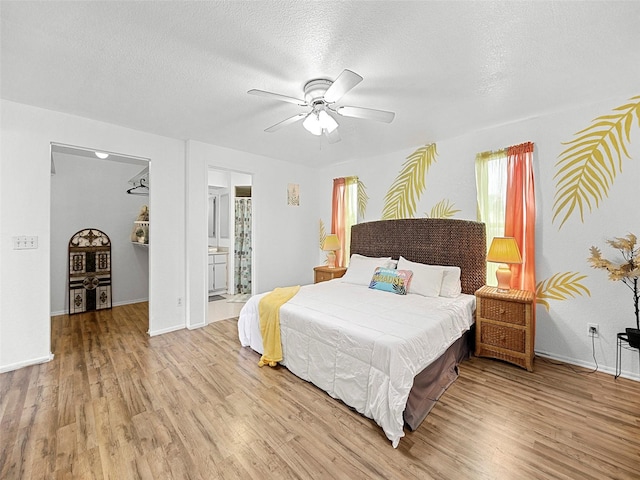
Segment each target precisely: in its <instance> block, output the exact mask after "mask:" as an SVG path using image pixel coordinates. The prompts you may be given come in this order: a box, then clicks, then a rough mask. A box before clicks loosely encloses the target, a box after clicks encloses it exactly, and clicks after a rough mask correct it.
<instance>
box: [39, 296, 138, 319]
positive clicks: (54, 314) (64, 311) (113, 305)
mask: <svg viewBox="0 0 640 480" xmlns="http://www.w3.org/2000/svg"><path fill="white" fill-rule="evenodd" d="M148 301H149V298H138V299H137V300H124V301H122V302H113V303H112V304H111V306H112V307H121V306H122V305H131V304H132V303H142V302H148ZM58 315H69V310H68V309H67V310H62V311H60V312H51V313H50V314H49V316H51V317H57V316H58Z"/></svg>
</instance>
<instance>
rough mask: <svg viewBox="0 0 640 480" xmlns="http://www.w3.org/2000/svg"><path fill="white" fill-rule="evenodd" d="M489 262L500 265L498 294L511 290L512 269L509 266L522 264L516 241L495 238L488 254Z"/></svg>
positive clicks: (506, 238) (497, 272)
mask: <svg viewBox="0 0 640 480" xmlns="http://www.w3.org/2000/svg"><path fill="white" fill-rule="evenodd" d="M487 262H494V263H499V264H500V266H499V267H498V270H497V271H496V278H497V279H498V292H500V293H506V292H508V291H509V290H511V269H510V267H509V265H510V264H512V263H522V257H521V256H520V250H519V249H518V244H517V243H516V239H515V238H513V237H494V238H493V240H492V241H491V246H490V247H489V253H488V254H487Z"/></svg>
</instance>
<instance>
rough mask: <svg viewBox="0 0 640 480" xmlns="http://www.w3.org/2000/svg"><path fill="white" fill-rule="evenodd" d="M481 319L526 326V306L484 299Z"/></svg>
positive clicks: (481, 305)
mask: <svg viewBox="0 0 640 480" xmlns="http://www.w3.org/2000/svg"><path fill="white" fill-rule="evenodd" d="M480 317H482V318H487V319H489V320H497V321H499V322H505V323H513V324H515V325H524V323H525V304H524V303H516V302H509V301H506V300H496V299H493V298H484V299H482V302H481V303H480Z"/></svg>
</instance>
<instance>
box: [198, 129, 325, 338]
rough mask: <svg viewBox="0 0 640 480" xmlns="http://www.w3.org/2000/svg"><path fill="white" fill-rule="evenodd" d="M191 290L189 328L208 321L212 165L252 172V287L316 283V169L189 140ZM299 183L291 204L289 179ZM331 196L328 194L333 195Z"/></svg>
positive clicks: (267, 288) (261, 289) (269, 288)
mask: <svg viewBox="0 0 640 480" xmlns="http://www.w3.org/2000/svg"><path fill="white" fill-rule="evenodd" d="M187 158H188V163H187V182H188V198H187V224H188V231H189V237H188V240H187V265H188V272H187V276H188V279H187V291H188V304H189V312H188V313H187V324H188V326H189V327H190V328H195V327H198V326H201V325H203V324H204V323H205V322H206V316H205V312H206V309H205V307H206V302H207V291H206V289H207V286H206V278H207V277H206V273H207V272H206V267H207V231H206V227H207V222H206V220H207V211H206V197H207V183H208V175H207V172H208V169H209V168H214V169H218V170H230V171H235V172H240V173H245V174H249V175H252V178H253V185H252V199H253V201H252V205H253V225H254V229H253V233H254V235H253V256H254V259H255V263H254V269H253V279H252V283H253V292H254V293H261V292H265V291H268V290H271V289H273V288H275V287H282V286H288V285H296V284H308V283H313V267H314V266H315V265H316V250H317V243H318V240H317V238H318V229H317V223H318V220H317V218H318V212H319V205H320V203H321V202H322V199H320V198H319V197H318V182H317V171H316V170H314V169H311V168H308V167H304V166H300V165H293V164H290V163H286V162H283V161H280V160H276V159H272V158H268V157H262V156H258V155H252V154H249V153H244V152H239V151H236V150H230V149H228V148H223V147H217V146H214V145H208V144H204V143H200V142H196V141H189V142H188V144H187ZM288 183H297V184H299V185H300V191H301V204H300V206H299V207H290V206H287V184H288ZM329 201H330V200H329Z"/></svg>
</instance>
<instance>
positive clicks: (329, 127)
mask: <svg viewBox="0 0 640 480" xmlns="http://www.w3.org/2000/svg"><path fill="white" fill-rule="evenodd" d="M318 122H319V123H320V126H321V127H322V128H323V129H324V130H326V131H327V132H329V133H331V132H333V131H334V130H335V129H336V128H338V122H336V121H335V119H334V118H333V117H332V116H331V115H329V114H328V113H327V112H326V111H325V110H321V111H320V112H319V113H318Z"/></svg>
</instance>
